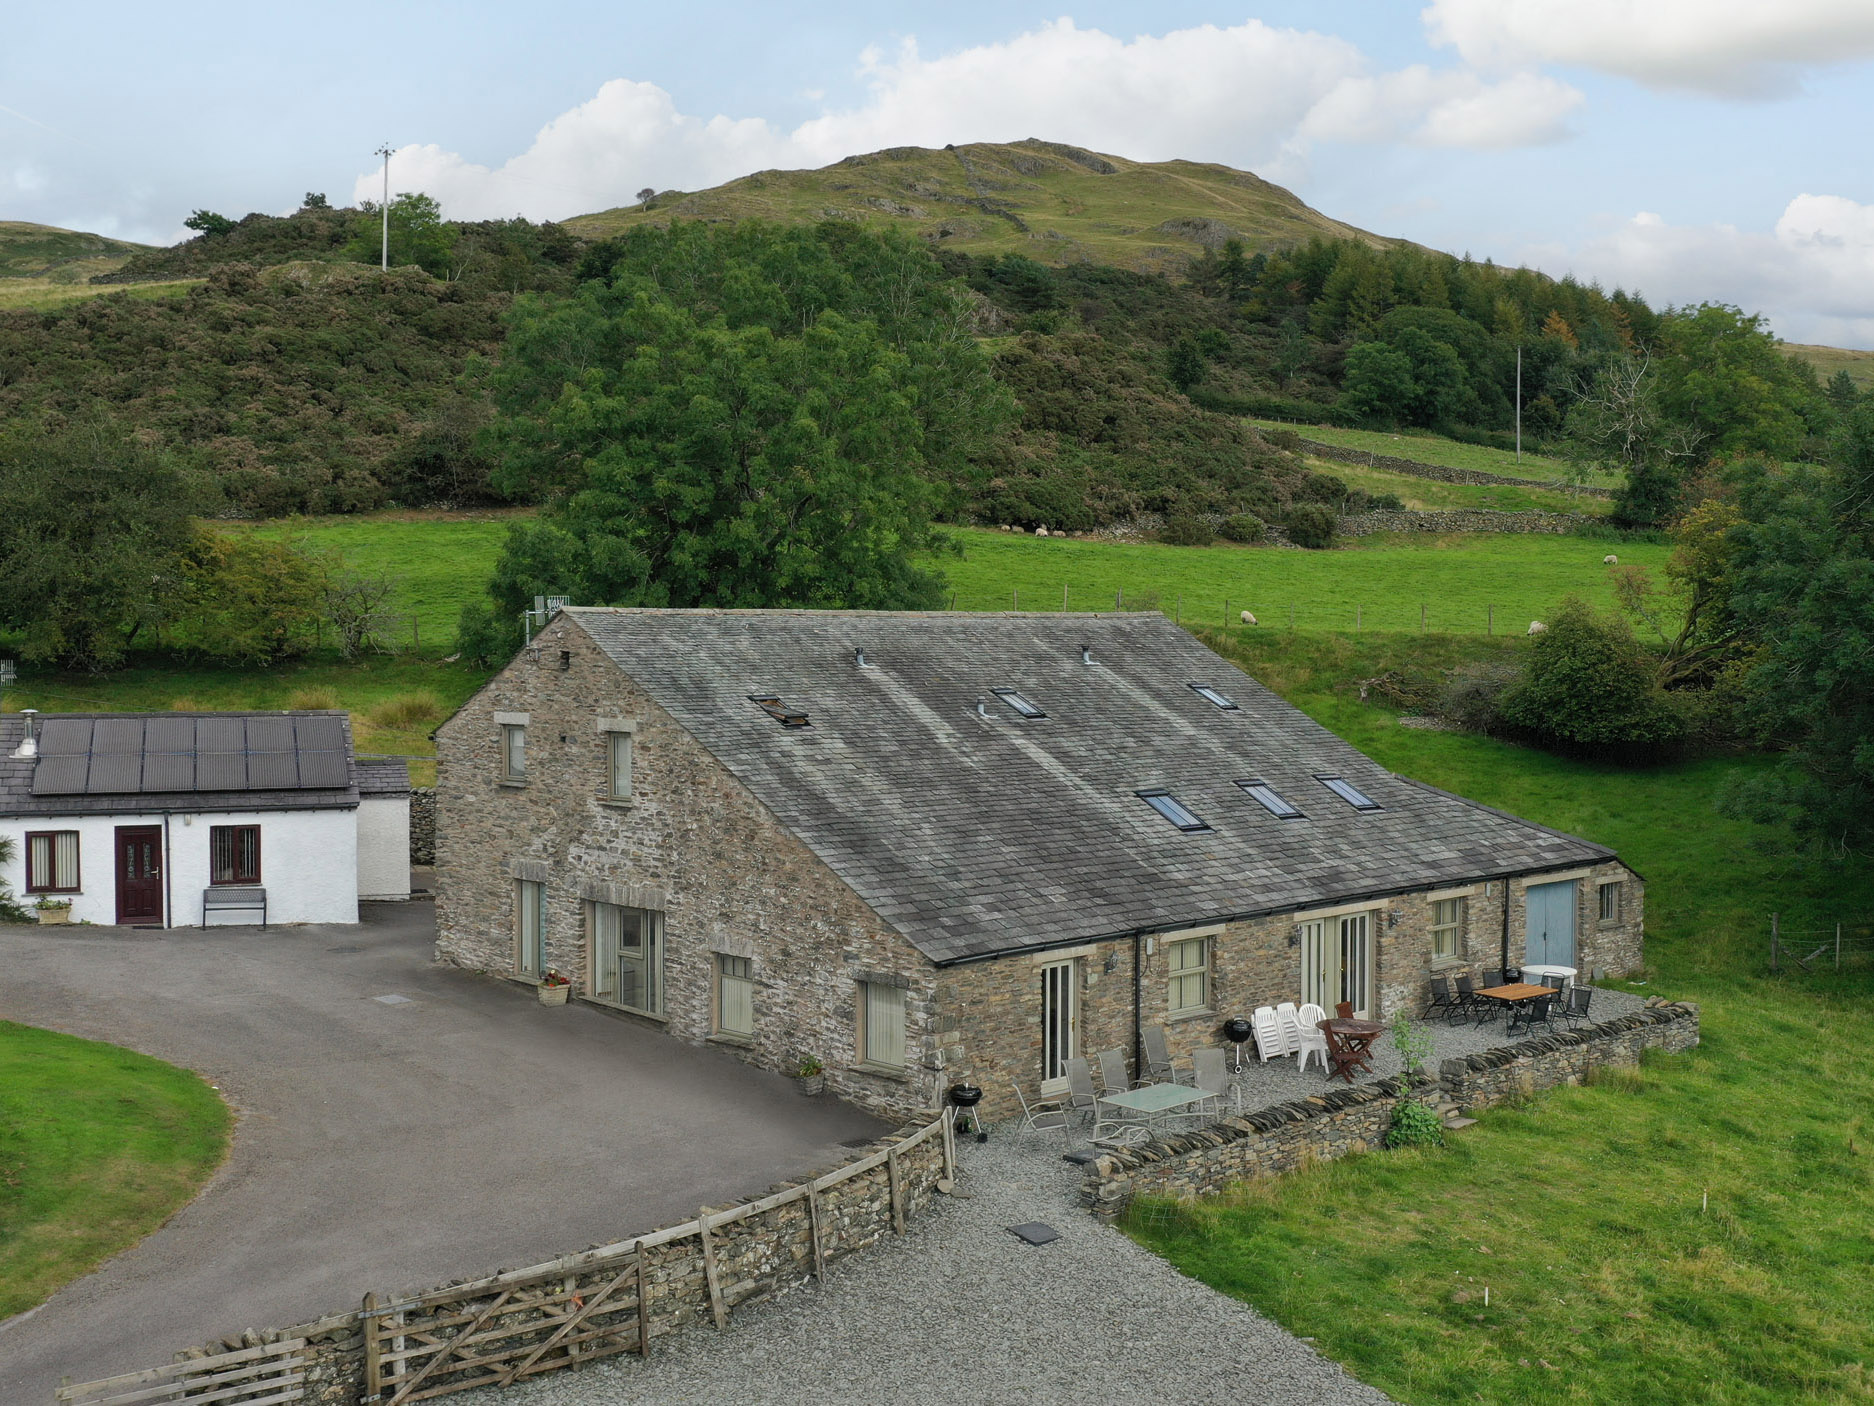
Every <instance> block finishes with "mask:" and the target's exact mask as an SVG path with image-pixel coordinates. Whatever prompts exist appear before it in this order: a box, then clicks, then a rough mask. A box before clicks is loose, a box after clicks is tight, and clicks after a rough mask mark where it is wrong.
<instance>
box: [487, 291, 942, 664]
mask: <svg viewBox="0 0 1874 1406" xmlns="http://www.w3.org/2000/svg"><path fill="white" fill-rule="evenodd" d="M588 286H591V285H588ZM539 311H541V312H544V310H539ZM586 311H587V313H588V314H589V315H596V314H597V312H598V310H597V308H596V307H594V306H593V305H592V304H591V303H588V304H587V307H586ZM608 323H609V325H608V326H605V327H588V328H586V329H585V337H586V339H587V340H588V342H591V343H595V344H596V343H599V342H604V343H606V344H608V345H612V346H614V347H616V349H617V354H616V356H615V358H614V357H610V356H608V357H606V358H604V359H603V360H595V361H593V362H592V363H591V364H589V365H588V367H587V369H586V370H585V371H584V372H583V373H581V374H580V375H579V376H577V377H576V378H572V379H569V380H567V381H565V382H563V383H562V386H561V389H560V392H559V394H558V395H557V396H556V397H555V398H554V399H553V400H552V401H551V402H550V403H548V404H545V405H543V406H540V407H538V408H537V410H536V411H535V414H536V416H537V417H538V423H537V424H535V425H534V426H532V428H531V429H530V432H529V434H528V435H527V437H526V444H527V449H528V452H529V453H530V454H531V453H534V452H539V451H545V452H546V453H547V454H549V455H551V456H553V457H556V458H559V459H562V460H564V461H565V462H567V463H569V464H572V465H575V466H576V467H577V479H576V485H575V487H574V488H573V490H572V491H571V492H570V493H569V494H568V495H567V496H566V497H565V498H563V499H562V500H560V501H558V502H556V503H554V504H552V505H551V506H549V507H548V508H547V510H546V511H544V512H543V513H542V514H541V515H540V517H539V518H538V519H537V520H536V521H534V522H531V523H522V524H518V525H517V526H515V527H514V528H512V529H511V530H510V533H509V537H508V542H507V545H506V546H505V548H504V549H503V551H502V554H501V557H500V560H499V562H498V563H497V565H496V568H495V574H494V579H493V581H492V582H491V583H490V587H489V595H490V601H489V605H488V607H486V608H485V609H482V608H475V607H471V612H472V614H471V615H470V616H469V617H468V618H466V619H465V634H466V635H467V636H468V637H469V638H470V639H472V640H473V641H474V647H475V648H476V650H477V651H493V652H495V653H499V652H500V648H501V646H502V644H503V642H504V640H505V641H507V642H512V633H511V629H512V627H511V622H512V621H514V620H515V619H516V618H517V617H518V615H519V612H520V611H521V610H522V609H523V608H524V607H525V606H526V604H527V603H528V602H529V601H530V600H531V598H532V597H533V596H534V595H536V594H542V593H546V592H553V593H555V594H565V595H569V596H571V597H572V598H573V599H574V600H576V601H578V602H580V603H582V604H590V605H598V604H609V605H653V606H722V607H751V606H809V607H842V608H849V609H921V608H929V607H932V606H935V605H936V604H937V603H938V601H939V599H940V595H941V586H942V579H941V577H939V576H937V575H935V574H934V573H932V572H930V571H928V570H926V569H924V568H922V567H921V566H919V565H918V564H917V558H918V556H919V555H920V554H922V553H924V552H927V551H930V550H932V549H934V548H936V547H938V546H940V545H941V539H940V538H939V536H938V534H937V533H936V532H935V531H934V530H933V527H932V522H931V514H932V510H933V508H934V506H935V504H936V502H937V499H938V489H937V486H936V485H934V484H932V483H931V482H930V481H929V480H928V479H927V478H926V477H925V475H924V472H923V470H924V467H925V459H924V453H923V446H924V432H923V427H922V425H921V424H920V421H919V416H918V413H917V408H916V395H917V384H918V383H917V378H916V376H915V374H914V371H913V368H912V366H911V364H910V362H909V359H908V358H906V357H905V356H903V355H902V354H900V353H899V352H897V351H894V350H892V349H891V348H890V347H889V346H887V345H886V344H885V341H884V339H883V337H882V336H881V334H880V332H879V330H878V328H877V327H875V326H874V325H872V324H871V323H869V322H862V321H853V320H850V319H848V318H846V317H844V316H842V315H841V314H839V313H837V312H832V311H826V312H822V313H821V314H820V315H819V316H818V317H816V318H815V319H814V320H813V322H812V323H811V324H810V325H809V326H807V327H806V328H804V329H803V330H801V331H800V332H799V334H798V335H795V336H779V335H777V334H776V333H775V332H774V331H772V330H771V329H769V328H768V327H765V326H750V327H741V328H731V327H729V326H726V325H725V324H724V322H723V321H722V320H721V319H710V320H707V321H706V320H703V319H700V318H698V317H697V316H696V315H695V314H694V313H692V312H690V311H688V310H686V309H683V308H679V307H675V306H673V305H672V304H671V303H670V302H669V301H667V300H664V299H660V298H657V297H655V296H653V295H652V294H650V293H648V292H639V293H638V294H637V295H636V296H635V297H634V298H633V299H632V301H631V303H630V305H629V306H628V307H624V308H619V309H616V310H615V311H614V312H613V313H612V314H611V316H610V317H609V319H608ZM557 325H559V326H561V327H562V328H570V326H571V324H568V323H566V322H564V321H561V322H559V323H558V324H557Z"/></svg>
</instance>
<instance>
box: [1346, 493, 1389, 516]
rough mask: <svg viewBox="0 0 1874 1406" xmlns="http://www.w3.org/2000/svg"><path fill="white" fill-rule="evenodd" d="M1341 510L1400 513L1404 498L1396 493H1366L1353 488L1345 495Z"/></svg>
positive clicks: (1349, 511)
mask: <svg viewBox="0 0 1874 1406" xmlns="http://www.w3.org/2000/svg"><path fill="white" fill-rule="evenodd" d="M1342 511H1343V512H1348V513H1402V512H1404V511H1405V500H1404V499H1403V498H1401V497H1400V496H1399V495H1398V494H1397V493H1366V492H1362V491H1361V490H1359V489H1355V490H1354V491H1353V492H1352V493H1349V494H1348V495H1347V501H1346V503H1344V504H1343V505H1342Z"/></svg>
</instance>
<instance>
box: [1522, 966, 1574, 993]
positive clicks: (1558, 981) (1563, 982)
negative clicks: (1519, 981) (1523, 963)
mask: <svg viewBox="0 0 1874 1406" xmlns="http://www.w3.org/2000/svg"><path fill="white" fill-rule="evenodd" d="M1575 971H1576V968H1574V967H1554V966H1534V967H1524V968H1523V980H1524V981H1527V980H1529V978H1530V977H1532V976H1552V977H1554V978H1555V986H1556V988H1557V989H1558V990H1561V989H1564V988H1566V987H1567V985H1568V983H1569V982H1571V981H1573V980H1574V979H1575ZM1542 984H1543V985H1544V986H1547V985H1548V984H1549V983H1548V982H1546V981H1545V982H1543V983H1542Z"/></svg>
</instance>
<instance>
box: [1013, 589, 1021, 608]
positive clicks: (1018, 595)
mask: <svg viewBox="0 0 1874 1406" xmlns="http://www.w3.org/2000/svg"><path fill="white" fill-rule="evenodd" d="M1012 595H1013V598H1014V600H1015V608H1016V609H1017V610H1020V609H1021V608H1022V591H1021V587H1019V586H1017V587H1016V588H1015V589H1014V591H1013V592H1012Z"/></svg>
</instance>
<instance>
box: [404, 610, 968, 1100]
mask: <svg viewBox="0 0 1874 1406" xmlns="http://www.w3.org/2000/svg"><path fill="white" fill-rule="evenodd" d="M751 706H752V705H751ZM497 713H500V714H502V715H504V716H515V715H524V716H525V717H526V718H527V723H526V726H527V778H526V780H525V781H524V782H522V783H519V784H516V783H512V782H506V781H503V780H502V776H501V766H500V754H499V745H500V729H499V725H498V724H497V723H496V721H495V715H496V714H497ZM776 726H777V727H778V726H779V724H777V725H776ZM622 727H628V728H631V729H635V731H633V732H632V738H633V742H632V752H633V758H632V785H631V797H630V799H629V800H627V801H613V800H609V799H607V796H606V792H607V789H608V772H607V730H608V729H609V730H616V729H619V728H622ZM436 754H437V788H436V810H437V825H436V881H435V886H436V891H437V899H436V925H437V940H436V951H437V955H438V957H439V958H441V959H442V960H444V961H448V962H453V963H455V964H457V965H460V966H465V967H473V968H476V969H479V970H482V971H486V972H491V973H494V974H496V975H500V976H505V977H507V978H509V979H510V980H514V981H517V982H521V981H524V980H525V978H523V977H522V976H521V975H520V974H519V972H518V970H517V962H516V957H517V952H516V901H517V880H519V879H530V880H537V881H539V882H543V883H545V884H546V886H547V908H548V918H547V925H546V947H547V962H548V963H549V964H550V965H551V966H553V967H555V968H557V969H558V970H559V971H560V972H561V973H563V974H565V975H566V976H568V977H570V978H571V980H572V982H573V984H574V992H575V995H576V997H577V999H580V1000H585V1001H589V1002H592V1003H594V1004H598V1005H607V1004H608V1003H606V1002H604V1001H602V1000H600V998H599V997H597V996H596V995H595V994H594V993H593V983H592V980H591V955H592V952H591V937H590V932H589V911H590V910H589V904H590V903H591V902H592V901H595V900H596V901H603V902H616V903H622V904H624V905H626V906H629V907H634V908H641V909H645V910H648V911H651V912H655V913H658V914H661V915H662V922H663V939H664V949H665V951H664V962H663V976H664V991H665V995H664V1009H663V1011H662V1013H661V1014H659V1015H656V1016H650V1015H634V1014H631V1013H629V1012H625V1011H624V1010H623V1008H622V1007H613V1009H616V1010H618V1011H619V1012H620V1013H621V1014H623V1015H626V1016H627V1017H628V1018H631V1019H636V1020H642V1021H645V1022H647V1023H650V1024H654V1025H658V1026H660V1027H662V1028H663V1029H665V1030H666V1031H668V1033H670V1034H671V1035H672V1036H674V1037H676V1038H678V1039H681V1040H686V1041H690V1042H693V1043H696V1042H703V1041H710V1042H715V1043H719V1044H722V1045H724V1046H725V1047H727V1048H730V1049H732V1050H734V1051H735V1052H736V1053H738V1054H739V1055H741V1056H742V1057H743V1058H746V1059H748V1060H749V1061H750V1062H752V1063H755V1064H758V1065H760V1066H762V1067H763V1068H767V1069H774V1070H779V1071H781V1072H783V1073H793V1072H794V1071H795V1069H796V1068H797V1066H798V1064H799V1062H800V1060H801V1058H802V1057H803V1056H812V1057H814V1058H817V1059H819V1060H821V1061H822V1062H823V1063H824V1064H825V1066H826V1073H827V1087H828V1089H829V1091H830V1092H832V1093H835V1094H837V1095H839V1096H840V1097H842V1098H846V1099H849V1100H851V1101H852V1102H854V1103H856V1104H859V1105H860V1106H862V1107H865V1108H867V1109H870V1110H873V1111H875V1112H878V1113H880V1114H883V1115H886V1116H905V1115H907V1114H910V1113H912V1112H915V1111H916V1110H918V1109H922V1108H926V1107H929V1106H931V1105H932V1104H933V1103H934V1102H935V1101H936V1100H937V1098H938V1089H939V1088H940V1077H939V1071H938V1070H937V1069H936V1068H935V1067H934V1064H935V1051H936V1048H937V1047H936V1045H935V1043H934V1038H933V1037H934V1034H935V1032H934V1031H933V1029H932V1025H933V1016H932V996H933V987H934V978H935V969H934V968H933V967H932V966H931V964H930V963H929V962H928V961H927V960H926V959H925V958H924V957H923V955H922V954H921V953H919V952H917V951H916V949H915V948H913V947H912V946H911V944H910V943H909V942H907V941H906V940H905V939H904V938H903V937H901V936H900V935H899V934H898V933H897V932H896V931H895V930H893V929H892V928H890V927H889V926H888V925H886V924H885V923H884V922H883V921H882V920H880V919H879V918H878V916H877V915H876V914H874V913H873V912H872V910H871V909H870V908H869V907H868V906H867V905H866V904H865V903H864V902H862V901H861V900H860V899H859V897H858V896H857V895H856V894H855V893H853V891H852V890H851V889H850V888H848V887H847V886H846V885H845V884H844V883H843V882H841V881H840V880H839V879H838V878H837V877H836V876H835V875H834V874H833V873H832V871H831V870H829V869H828V868H827V867H826V866H825V865H824V864H823V863H822V862H821V861H820V860H819V859H818V858H817V857H816V856H815V855H814V854H813V853H812V851H810V850H809V849H808V848H807V847H806V846H805V845H804V844H802V843H801V842H800V841H799V840H798V839H796V838H795V837H794V836H793V834H792V833H791V832H790V831H788V830H787V829H785V828H784V827H783V826H782V825H781V824H780V823H779V822H778V821H777V820H776V819H775V817H774V816H773V814H772V813H770V812H769V811H768V810H767V808H766V807H764V806H763V805H761V804H760V802H758V801H757V800H755V799H754V797H753V796H752V795H751V794H750V793H749V792H748V791H747V789H746V788H745V787H743V785H742V784H741V783H740V782H739V781H738V780H736V779H735V777H734V776H733V775H731V774H730V773H729V772H728V770H727V769H726V768H724V767H723V766H722V765H721V764H720V763H719V762H718V761H716V759H715V758H714V757H713V756H711V755H710V754H709V753H708V752H707V751H706V750H704V748H703V747H702V746H701V745H700V744H699V743H698V742H697V741H696V740H695V739H694V738H693V737H692V736H691V735H690V734H689V732H687V731H686V730H685V729H683V728H682V727H680V726H679V725H678V724H676V723H675V722H674V721H673V720H672V719H671V718H670V716H669V715H668V714H666V713H665V712H664V711H663V710H662V709H661V708H660V707H658V705H657V704H656V703H654V702H653V701H652V700H651V699H650V697H649V696H648V695H646V694H645V693H644V692H643V691H642V690H641V689H639V688H638V687H637V685H636V684H634V683H633V682H632V681H631V680H630V679H629V678H628V677H627V676H626V675H625V674H624V673H623V672H622V671H621V670H619V669H618V667H617V666H616V665H614V664H613V663H612V662H611V660H610V659H609V658H608V657H607V656H606V655H605V654H604V652H603V651H602V650H600V649H599V648H598V646H597V645H596V644H594V643H593V642H592V640H591V638H590V636H588V635H587V634H586V633H585V631H584V630H583V629H581V628H579V626H578V625H577V624H576V623H575V618H574V617H572V616H568V615H561V616H559V617H557V618H556V619H555V620H553V621H552V622H551V623H550V624H549V625H548V626H547V627H546V629H544V630H543V631H542V632H541V633H540V634H539V635H538V636H537V637H536V638H535V640H534V643H533V645H532V647H531V648H528V649H525V650H522V651H521V653H520V654H519V656H518V657H517V658H516V659H515V660H514V661H513V662H512V663H511V664H509V665H508V667H507V668H505V669H503V670H502V671H501V672H500V673H499V674H498V675H496V676H495V678H494V679H492V680H491V681H490V682H489V683H488V685H487V686H486V687H484V688H483V689H482V690H481V692H480V693H478V694H476V695H475V697H474V698H472V699H471V700H470V701H469V702H468V703H467V704H466V705H465V706H464V707H463V708H462V710H461V711H460V712H458V713H457V714H456V715H455V716H454V717H453V718H451V719H450V720H449V721H448V722H447V723H445V724H444V725H443V726H442V727H441V728H440V729H438V731H437V737H436ZM724 955H726V956H732V957H745V958H747V959H749V960H750V961H751V963H752V969H753V976H754V981H755V997H754V1027H755V1033H754V1034H753V1036H752V1037H749V1038H747V1039H743V1038H740V1037H732V1036H727V1035H724V1034H721V1033H719V1032H718V1030H717V1028H716V1019H715V1016H716V1010H715V1000H714V996H715V989H716V984H715V979H716V972H717V964H718V959H719V958H720V957H721V956H724ZM861 981H874V982H882V983H886V984H890V985H895V986H899V987H902V988H903V989H904V990H905V993H906V1000H905V1006H906V1038H905V1050H906V1067H905V1068H904V1069H901V1070H887V1069H877V1068H872V1067H868V1066H866V1065H864V1064H863V1063H862V1062H861V1061H860V1059H859V1057H858V1048H857V1040H858V1030H857V1026H858V999H859V985H858V983H860V982H861Z"/></svg>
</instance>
